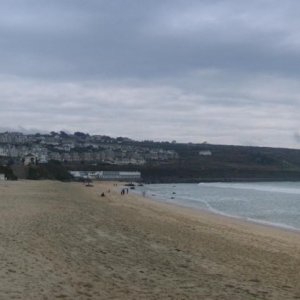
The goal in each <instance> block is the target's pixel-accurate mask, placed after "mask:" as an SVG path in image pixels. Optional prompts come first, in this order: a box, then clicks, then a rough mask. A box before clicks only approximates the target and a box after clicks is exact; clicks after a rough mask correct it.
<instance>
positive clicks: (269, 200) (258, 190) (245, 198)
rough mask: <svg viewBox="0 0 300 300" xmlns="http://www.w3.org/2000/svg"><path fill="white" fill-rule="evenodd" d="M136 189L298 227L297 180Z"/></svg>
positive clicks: (173, 200)
mask: <svg viewBox="0 0 300 300" xmlns="http://www.w3.org/2000/svg"><path fill="white" fill-rule="evenodd" d="M137 192H138V193H141V194H143V193H145V194H146V196H147V197H150V198H153V199H156V200H158V201H163V202H168V203H174V204H177V205H181V206H186V207H191V208H198V209H204V210H208V211H211V212H214V213H217V214H222V215H226V216H231V217H237V218H242V219H246V220H249V221H254V222H258V223H264V224H268V225H272V226H278V227H282V228H287V229H298V230H300V182H261V183H200V184H149V185H145V186H143V187H138V188H137Z"/></svg>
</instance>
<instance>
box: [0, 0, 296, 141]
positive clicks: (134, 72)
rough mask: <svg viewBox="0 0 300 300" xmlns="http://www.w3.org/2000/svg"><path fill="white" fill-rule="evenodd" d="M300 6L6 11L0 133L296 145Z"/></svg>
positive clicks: (55, 6) (49, 4) (10, 4)
mask: <svg viewBox="0 0 300 300" xmlns="http://www.w3.org/2000/svg"><path fill="white" fill-rule="evenodd" d="M299 8H300V4H297V3H296V2H295V1H285V2H284V3H283V2H282V1H276V0H273V1H272V0H256V1H251V3H250V2H249V3H245V2H241V1H237V0H227V1H221V0H215V1H212V0H211V1H193V0H191V1H182V0H173V1H170V0H166V1H156V0H154V1H137V0H122V1H121V0H114V1H105V0H103V1H99V0H97V1H96V0H89V1H84V2H83V1H79V0H72V1H71V0H60V1H58V0H53V1H46V0H28V1H26V3H25V2H24V1H21V0H14V1H1V2H0V45H1V47H0V65H1V70H0V72H1V77H0V118H1V120H2V122H1V123H2V124H1V125H2V128H4V127H6V128H18V127H20V126H21V127H22V128H25V129H30V128H37V129H39V130H49V131H50V130H61V129H65V130H70V131H72V130H83V131H89V132H92V133H99V134H101V133H103V134H110V135H113V136H118V135H126V136H129V137H132V138H138V139H155V140H162V139H163V140H165V139H167V140H172V139H176V140H178V141H193V142H202V141H204V140H206V141H208V142H212V143H225V144H229V143H233V144H251V145H268V146H287V147H297V146H298V143H299V138H298V131H299V130H298V129H299V121H298V118H297V114H298V112H299V109H300V103H299V99H298V95H299V92H300V87H298V84H297V83H298V82H299V72H300V71H299V70H300V68H299V64H300V51H299V48H300V34H299V33H298V28H299V25H300V24H299V23H300V21H299V18H298V16H297V13H296V12H297V11H298V9H299Z"/></svg>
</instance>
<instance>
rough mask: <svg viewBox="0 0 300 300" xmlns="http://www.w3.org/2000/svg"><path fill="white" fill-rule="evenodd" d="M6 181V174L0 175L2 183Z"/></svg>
mask: <svg viewBox="0 0 300 300" xmlns="http://www.w3.org/2000/svg"><path fill="white" fill-rule="evenodd" d="M3 180H6V177H5V174H3V173H0V181H3Z"/></svg>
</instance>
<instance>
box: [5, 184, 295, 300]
mask: <svg viewBox="0 0 300 300" xmlns="http://www.w3.org/2000/svg"><path fill="white" fill-rule="evenodd" d="M109 188H110V189H111V190H112V191H111V192H110V193H106V197H100V194H101V192H103V191H107V189H109ZM113 188H114V187H113V186H112V184H109V183H98V184H96V185H95V186H94V187H91V188H87V187H85V186H83V185H82V184H78V183H60V182H51V181H36V182H34V181H19V182H5V183H4V182H0V241H1V242H0V299H26V300H27V299H29V300H34V299H230V300H232V299H281V300H282V299H300V280H299V279H300V238H299V234H298V233H293V232H288V231H283V230H282V231H280V230H276V229H273V228H268V227H263V226H258V225H254V224H247V223H243V222H241V221H238V220H234V219H229V218H223V217H220V216H215V215H211V214H206V213H203V212H201V213H200V212H195V211H192V210H189V209H182V208H177V207H175V206H171V205H167V204H161V203H156V202H153V201H151V200H147V199H143V198H141V197H138V196H134V195H125V196H123V197H121V196H120V195H119V192H116V191H113Z"/></svg>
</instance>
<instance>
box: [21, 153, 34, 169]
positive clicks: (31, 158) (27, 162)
mask: <svg viewBox="0 0 300 300" xmlns="http://www.w3.org/2000/svg"><path fill="white" fill-rule="evenodd" d="M36 163H37V157H36V156H35V155H33V154H31V153H29V154H27V155H25V157H24V165H25V166H30V165H36Z"/></svg>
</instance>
